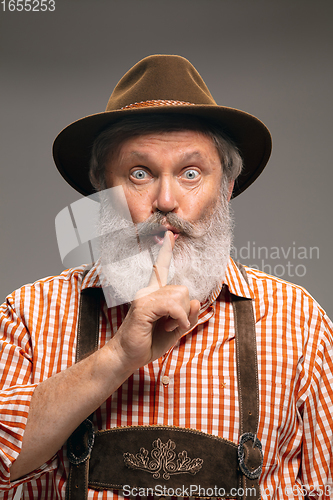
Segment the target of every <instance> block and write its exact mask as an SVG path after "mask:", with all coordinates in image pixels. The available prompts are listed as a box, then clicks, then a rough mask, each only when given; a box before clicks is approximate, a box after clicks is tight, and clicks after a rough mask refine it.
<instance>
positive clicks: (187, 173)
mask: <svg viewBox="0 0 333 500" xmlns="http://www.w3.org/2000/svg"><path fill="white" fill-rule="evenodd" d="M183 175H184V177H185V178H186V179H188V180H190V181H192V180H194V179H196V178H197V177H198V176H199V175H200V174H199V172H198V171H197V170H194V169H193V168H190V169H189V170H186V171H185V172H184V174H183Z"/></svg>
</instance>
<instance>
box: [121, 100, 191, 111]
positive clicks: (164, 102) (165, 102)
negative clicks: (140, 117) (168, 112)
mask: <svg viewBox="0 0 333 500" xmlns="http://www.w3.org/2000/svg"><path fill="white" fill-rule="evenodd" d="M184 105H185V106H195V104H194V103H193V102H186V101H173V100H170V99H153V100H151V101H140V102H134V103H133V104H127V106H123V107H122V108H120V109H130V108H149V107H151V106H184Z"/></svg>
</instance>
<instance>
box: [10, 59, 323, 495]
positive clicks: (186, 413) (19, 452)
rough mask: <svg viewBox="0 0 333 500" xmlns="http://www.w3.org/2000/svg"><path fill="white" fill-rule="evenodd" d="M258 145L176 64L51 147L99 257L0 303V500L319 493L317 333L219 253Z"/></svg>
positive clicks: (142, 79)
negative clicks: (93, 200) (78, 199)
mask: <svg viewBox="0 0 333 500" xmlns="http://www.w3.org/2000/svg"><path fill="white" fill-rule="evenodd" d="M270 149H271V141H270V134H269V132H268V130H267V129H266V127H265V126H264V125H263V124H262V123H261V122H260V121H259V120H257V119H256V118H255V117H253V116H251V115H248V114H247V113H244V112H241V111H238V110H235V109H231V108H226V107H222V106H217V105H216V103H215V101H214V100H213V98H212V96H211V94H210V92H209V90H208V89H207V87H206V85H205V83H204V82H203V80H202V78H201V77H200V75H199V74H198V73H197V71H196V70H195V69H194V68H193V66H192V65H191V64H190V63H189V62H188V61H187V60H186V59H184V58H182V57H179V56H150V57H147V58H145V59H143V60H142V61H140V62H139V63H137V64H136V65H135V66H134V67H133V68H131V69H130V70H129V71H128V73H126V75H125V76H124V77H123V78H122V79H121V80H120V82H119V83H118V85H117V86H116V88H115V90H114V92H113V93H112V95H111V97H110V100H109V103H108V106H107V109H106V112H105V113H99V114H97V115H92V116H89V117H85V118H83V119H81V120H79V121H77V122H75V123H73V124H71V125H70V126H68V127H67V128H66V129H64V130H63V131H62V132H61V133H60V134H59V136H58V137H57V139H56V141H55V144H54V158H55V162H56V165H57V167H58V169H59V170H60V172H61V173H62V175H63V176H64V177H65V179H66V180H67V181H68V182H69V183H70V184H71V185H72V186H73V187H74V188H75V189H77V190H78V191H79V192H80V193H82V194H85V195H87V194H91V193H92V192H94V190H98V191H101V200H102V201H101V216H100V221H99V226H100V234H101V256H100V259H99V261H98V262H97V263H96V264H94V265H93V266H92V267H91V268H89V267H87V266H81V267H79V268H75V269H69V270H67V271H64V272H63V273H62V274H61V275H60V276H56V277H52V278H46V279H44V280H40V281H37V282H36V283H34V284H33V285H27V286H25V287H22V288H21V289H20V290H17V291H16V292H14V293H13V294H12V295H10V296H9V297H8V298H7V302H6V303H5V304H4V305H3V306H2V310H1V343H2V350H1V356H2V359H1V371H2V376H1V384H2V389H1V405H2V406H1V421H0V426H1V427H0V429H1V435H0V489H2V490H3V495H4V497H3V498H13V495H14V493H15V488H16V487H17V486H18V485H20V484H22V483H23V489H24V498H31V499H32V498H40V499H51V498H52V499H53V498H65V497H66V498H68V499H69V498H72V499H76V498H78V499H84V498H96V499H97V498H99V499H102V498H103V499H106V498H118V497H119V498H122V497H123V496H125V497H127V496H135V495H139V496H147V495H152V494H153V495H156V496H160V495H164V496H172V495H176V496H185V497H186V496H202V497H225V498H230V497H232V498H245V497H250V496H251V497H252V498H260V490H261V496H262V497H263V498H275V499H283V498H288V497H293V498H304V497H306V496H307V497H308V498H312V496H311V495H313V497H314V498H319V497H320V498H326V499H328V498H332V495H333V488H332V476H331V470H332V466H333V458H332V432H331V429H332V415H331V413H332V390H331V387H332V382H333V374H332V371H333V363H332V333H333V332H332V324H331V323H330V321H329V319H328V318H327V316H326V315H325V313H324V311H323V310H322V309H321V308H320V307H319V306H318V304H316V302H314V301H313V299H312V298H311V296H310V295H309V294H308V293H307V292H305V291H304V290H303V289H301V288H300V287H298V286H295V285H292V284H289V283H286V282H284V281H283V280H281V279H276V278H274V277H271V276H267V275H266V274H264V273H262V272H260V271H256V270H252V269H249V268H247V269H246V270H245V269H244V268H243V267H242V266H240V265H236V264H235V263H234V262H233V261H232V260H231V259H230V256H229V254H230V246H231V237H232V220H231V217H230V214H229V209H228V202H229V200H230V198H231V196H232V195H233V196H237V195H238V194H239V193H241V192H242V191H243V190H244V189H246V188H247V187H248V186H249V185H250V184H251V183H252V182H253V181H254V180H255V179H256V177H257V176H258V175H259V174H260V172H261V171H262V169H263V168H264V166H265V164H266V162H267V160H268V158H269V155H270ZM242 163H243V170H242ZM115 187H121V189H122V192H123V194H124V199H125V200H126V203H127V206H128V209H129V212H130V215H131V218H132V221H133V223H134V225H135V228H136V232H137V239H138V241H139V246H140V250H141V251H140V252H139V253H138V254H135V252H132V253H133V255H131V256H130V258H123V257H124V255H125V256H127V253H126V252H128V247H127V246H128V244H129V240H128V238H126V237H124V238H123V240H122V239H121V236H120V237H119V238H118V237H117V238H115V237H114V232H115V231H116V230H117V229H120V228H123V230H124V231H123V233H124V235H126V229H127V228H128V227H129V224H128V221H127V220H126V219H125V218H124V217H122V216H121V215H120V214H119V213H118V212H117V211H115V210H114V209H113V207H112V206H111V204H110V203H109V198H108V196H107V193H108V191H109V190H112V189H113V188H115ZM103 193H106V195H105V196H103ZM120 233H121V232H120ZM105 284H106V285H107V287H108V289H110V290H112V294H113V297H114V298H115V299H116V300H115V303H114V305H112V307H108V305H107V303H106V302H105V299H104V296H103V293H101V290H102V286H103V289H105ZM331 488H332V489H331Z"/></svg>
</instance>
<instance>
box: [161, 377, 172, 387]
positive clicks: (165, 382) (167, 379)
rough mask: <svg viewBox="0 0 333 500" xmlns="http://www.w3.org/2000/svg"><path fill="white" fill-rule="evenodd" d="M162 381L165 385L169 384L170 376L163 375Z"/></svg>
mask: <svg viewBox="0 0 333 500" xmlns="http://www.w3.org/2000/svg"><path fill="white" fill-rule="evenodd" d="M161 381H162V384H163V385H168V384H169V382H170V378H169V377H168V376H167V375H163V377H162V378H161Z"/></svg>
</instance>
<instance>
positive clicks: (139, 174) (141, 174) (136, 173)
mask: <svg viewBox="0 0 333 500" xmlns="http://www.w3.org/2000/svg"><path fill="white" fill-rule="evenodd" d="M131 176H132V177H134V179H136V180H138V181H141V180H143V179H146V178H147V177H148V174H147V172H146V171H145V170H143V169H142V168H139V169H137V170H133V172H131Z"/></svg>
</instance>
